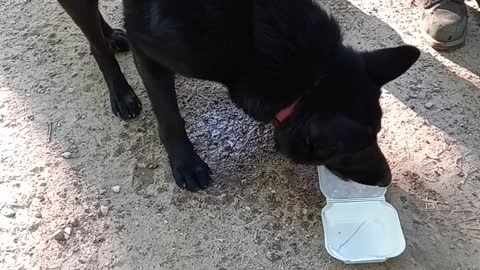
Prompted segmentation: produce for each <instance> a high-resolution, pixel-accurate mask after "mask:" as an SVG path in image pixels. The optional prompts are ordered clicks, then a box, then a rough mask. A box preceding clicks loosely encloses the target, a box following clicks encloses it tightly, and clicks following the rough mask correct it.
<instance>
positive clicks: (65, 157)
mask: <svg viewBox="0 0 480 270" xmlns="http://www.w3.org/2000/svg"><path fill="white" fill-rule="evenodd" d="M60 156H61V157H63V158H64V159H69V158H72V153H70V152H68V151H67V152H63V153H62V154H60Z"/></svg>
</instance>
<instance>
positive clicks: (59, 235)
mask: <svg viewBox="0 0 480 270" xmlns="http://www.w3.org/2000/svg"><path fill="white" fill-rule="evenodd" d="M53 239H55V240H57V241H59V242H60V241H65V240H67V238H66V237H65V233H64V232H63V231H59V232H58V233H56V234H55V235H54V236H53Z"/></svg>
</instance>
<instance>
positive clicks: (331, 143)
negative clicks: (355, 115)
mask: <svg viewBox="0 0 480 270" xmlns="http://www.w3.org/2000/svg"><path fill="white" fill-rule="evenodd" d="M309 129H310V132H309V133H310V134H309V135H310V136H309V138H310V140H311V141H310V144H311V145H313V146H314V149H315V151H318V152H321V151H325V149H335V151H332V152H334V153H335V154H340V155H345V154H352V153H356V152H358V151H360V150H362V149H364V148H366V147H368V146H370V145H371V144H372V143H374V142H375V140H376V135H375V133H374V131H373V130H371V129H370V128H368V127H366V126H364V125H362V124H360V123H358V122H356V121H353V120H351V119H349V118H347V117H344V116H334V117H332V118H329V119H317V120H314V121H312V122H311V124H310V127H309ZM332 152H330V153H331V154H333V153H332Z"/></svg>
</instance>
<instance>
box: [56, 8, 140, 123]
mask: <svg viewBox="0 0 480 270" xmlns="http://www.w3.org/2000/svg"><path fill="white" fill-rule="evenodd" d="M58 1H59V2H60V5H61V6H62V7H63V8H64V9H65V11H67V13H68V14H69V15H70V17H71V18H72V19H73V21H74V22H75V23H76V24H77V25H78V27H80V29H81V30H82V32H83V33H84V34H85V36H86V37H87V39H88V41H89V42H90V49H91V51H92V54H93V56H94V57H95V60H96V61H97V64H98V66H99V67H100V70H101V71H102V73H103V77H104V79H105V82H106V83H107V87H108V90H109V92H110V103H111V106H112V110H113V113H114V114H115V115H119V116H120V117H121V118H122V119H124V120H127V119H129V118H135V117H136V116H138V115H139V114H140V111H141V108H142V105H141V103H140V100H139V99H138V97H137V96H136V95H135V92H134V91H133V89H132V88H131V87H130V85H129V84H128V82H127V80H126V79H125V76H124V75H123V73H122V71H121V69H120V66H119V65H118V62H117V60H116V59H115V55H114V53H115V51H125V50H128V41H127V38H126V35H125V32H123V31H122V30H118V29H112V28H111V27H110V26H109V25H108V24H107V23H106V22H105V20H104V19H103V18H102V15H101V14H100V11H99V10H98V0H82V1H80V0H58Z"/></svg>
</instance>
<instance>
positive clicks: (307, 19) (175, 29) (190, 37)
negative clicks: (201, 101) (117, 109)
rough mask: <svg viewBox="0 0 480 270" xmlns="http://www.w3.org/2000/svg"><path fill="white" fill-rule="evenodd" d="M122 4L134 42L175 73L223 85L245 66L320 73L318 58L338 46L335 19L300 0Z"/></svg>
mask: <svg viewBox="0 0 480 270" xmlns="http://www.w3.org/2000/svg"><path fill="white" fill-rule="evenodd" d="M124 4H125V22H126V27H127V32H128V33H129V39H130V41H131V42H132V43H133V44H134V46H135V45H136V46H141V47H142V50H143V51H144V52H145V53H148V54H149V56H150V57H153V58H157V59H158V60H159V61H160V62H162V64H164V65H167V66H168V68H170V69H172V70H173V71H175V72H177V73H181V74H183V75H187V76H190V77H197V78H201V79H208V80H214V81H220V82H223V83H227V82H230V81H234V80H235V79H237V78H236V77H237V76H242V75H239V73H242V72H243V73H245V72H247V71H248V70H252V69H257V70H260V69H262V70H261V72H265V73H288V77H291V78H293V77H296V78H299V77H305V76H314V74H311V73H312V70H313V69H315V70H316V71H318V72H321V71H322V70H323V69H324V68H322V67H321V65H326V64H327V63H326V62H328V61H323V60H325V59H326V58H328V57H329V56H330V55H331V54H332V50H334V49H336V47H337V46H338V44H339V43H340V31H339V30H338V26H337V24H336V23H335V22H334V20H333V19H331V17H330V16H329V15H327V14H326V13H325V12H324V11H323V10H322V9H321V8H320V7H319V6H317V5H316V4H315V3H313V2H312V1H308V0H300V1H287V0H277V1H273V0H256V1H253V0H250V1H234V0H143V1H138V0H125V1H124ZM292 70H294V71H296V72H298V74H292V73H291V72H292ZM276 75H280V74H276ZM284 75H287V74H282V75H280V76H278V77H284ZM309 79H310V78H309ZM295 83H298V82H295Z"/></svg>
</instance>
